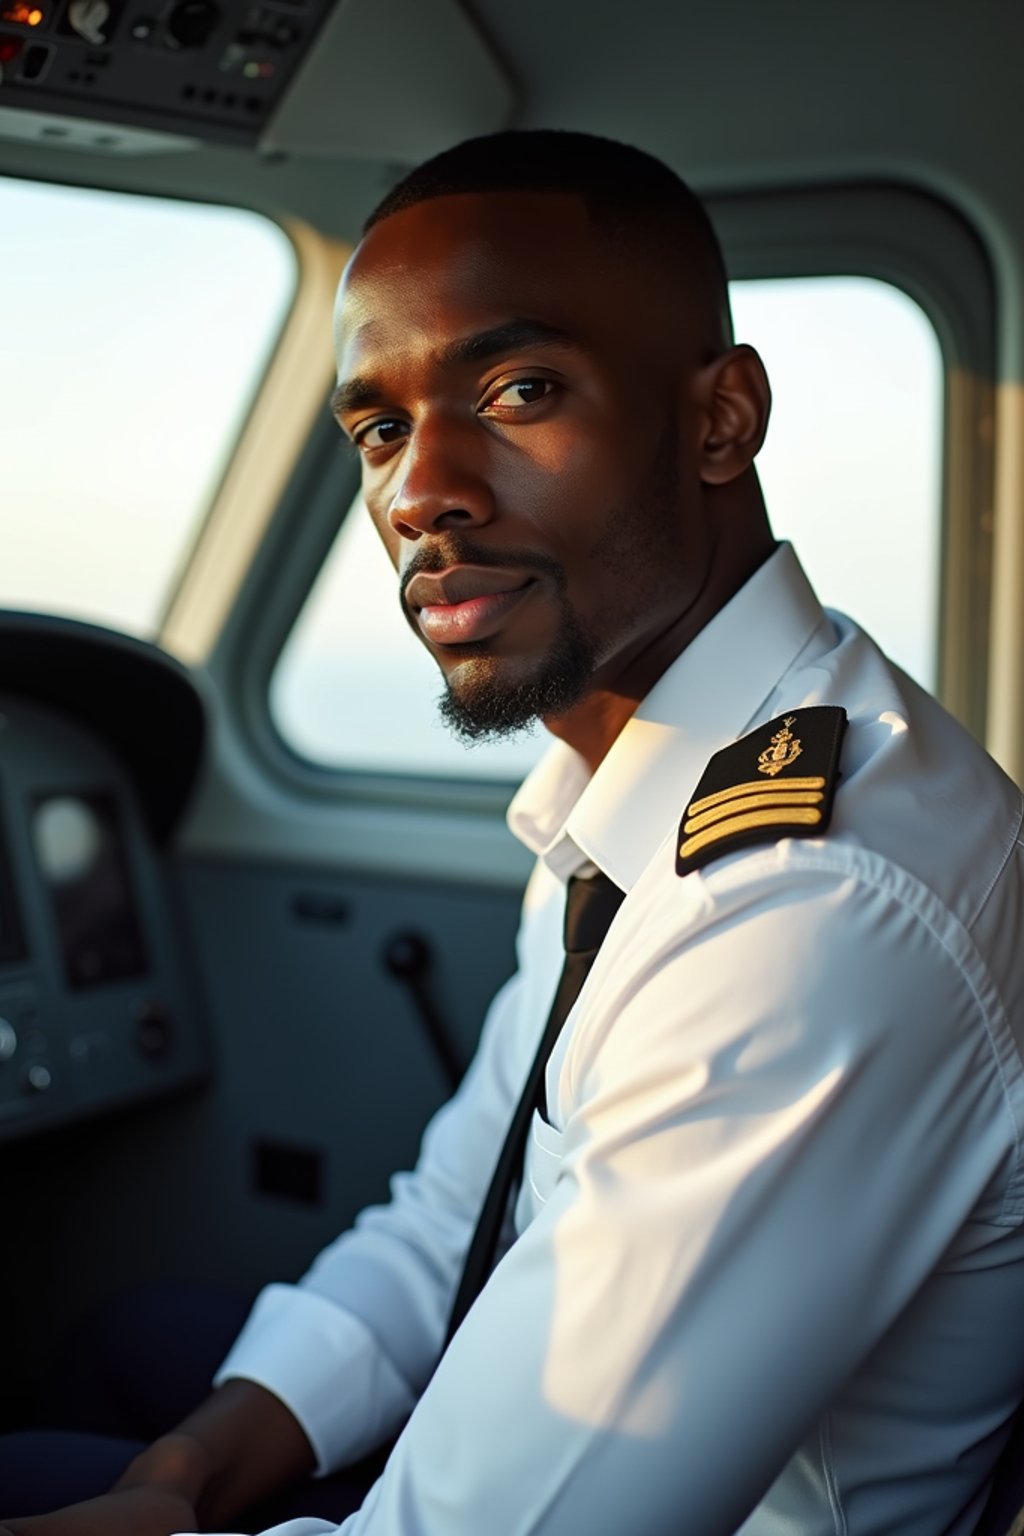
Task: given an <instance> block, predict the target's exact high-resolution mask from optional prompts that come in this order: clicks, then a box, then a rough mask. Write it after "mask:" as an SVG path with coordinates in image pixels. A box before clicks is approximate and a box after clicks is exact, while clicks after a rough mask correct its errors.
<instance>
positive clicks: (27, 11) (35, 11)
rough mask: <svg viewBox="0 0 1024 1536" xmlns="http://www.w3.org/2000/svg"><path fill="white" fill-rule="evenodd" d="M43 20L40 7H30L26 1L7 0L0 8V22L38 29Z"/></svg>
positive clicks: (44, 14)
mask: <svg viewBox="0 0 1024 1536" xmlns="http://www.w3.org/2000/svg"><path fill="white" fill-rule="evenodd" d="M45 20H46V12H45V11H44V10H43V8H42V6H40V5H31V4H29V3H27V0H8V3H7V4H6V5H4V6H3V7H0V21H13V22H14V23H15V25H16V26H19V27H40V26H42V24H43V22H44V21H45Z"/></svg>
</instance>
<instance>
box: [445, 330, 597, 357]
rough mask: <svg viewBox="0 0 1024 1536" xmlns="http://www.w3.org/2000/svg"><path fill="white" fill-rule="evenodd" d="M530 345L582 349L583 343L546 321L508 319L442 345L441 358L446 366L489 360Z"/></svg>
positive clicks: (519, 350)
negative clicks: (488, 328) (581, 344)
mask: <svg viewBox="0 0 1024 1536" xmlns="http://www.w3.org/2000/svg"><path fill="white" fill-rule="evenodd" d="M527 347H571V348H572V349H573V350H574V351H577V352H578V351H579V350H580V343H579V342H578V341H577V339H576V338H575V336H571V335H570V334H569V332H568V331H563V330H561V329H560V328H559V327H558V326H557V325H549V324H548V323H547V321H545V320H505V321H503V322H502V324H501V325H494V326H491V328H490V330H487V331H478V332H477V333H476V335H475V336H463V337H460V338H459V340H458V341H450V342H448V344H447V346H444V347H442V348H441V353H440V360H441V362H442V363H443V364H445V365H446V366H447V367H458V366H459V365H460V364H461V363H486V362H487V361H488V360H489V359H490V358H492V357H500V356H501V354H502V353H503V352H521V351H523V350H524V349H526V348H527Z"/></svg>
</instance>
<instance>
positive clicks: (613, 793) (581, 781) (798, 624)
mask: <svg viewBox="0 0 1024 1536" xmlns="http://www.w3.org/2000/svg"><path fill="white" fill-rule="evenodd" d="M824 622H825V615H824V612H823V610H822V608H821V605H820V604H819V602H818V599H817V598H816V596H815V595H814V591H813V590H812V588H811V585H810V583H809V582H808V580H807V577H806V576H805V575H804V572H803V569H802V567H801V565H800V562H799V561H798V559H797V557H796V555H795V553H794V552H793V549H792V548H791V546H790V545H788V544H780V545H779V547H778V548H777V549H776V550H775V552H774V554H772V555H771V556H770V557H769V559H768V560H766V561H765V563H764V564H763V565H762V566H761V567H760V568H759V569H758V570H757V571H755V573H754V575H753V576H751V578H750V579H749V581H747V582H746V584H745V585H744V586H743V587H741V588H740V590H739V592H737V593H736V595H735V596H734V597H733V598H732V599H731V600H730V602H728V603H727V604H726V606H725V607H724V608H722V609H721V610H720V611H719V612H718V613H717V614H716V615H715V617H714V618H713V619H712V620H711V622H710V623H709V624H707V625H705V627H704V628H703V629H702V630H701V631H700V633H699V634H698V635H697V636H696V637H695V638H694V639H693V640H692V641H691V642H690V644H689V645H688V646H687V647H686V649H685V650H684V651H683V652H682V654H681V655H680V656H678V657H677V659H676V660H675V661H674V662H673V663H672V665H671V666H670V667H669V668H668V670H667V671H666V672H665V673H664V674H663V675H662V676H661V677H660V678H659V680H658V682H657V683H656V684H655V686H654V687H653V688H652V689H651V692H650V693H649V694H648V695H647V697H646V699H644V701H643V703H642V704H641V705H640V706H639V708H638V709H637V711H636V713H635V714H634V715H632V716H631V718H630V719H629V720H628V721H627V723H626V725H625V726H624V727H623V729H622V731H621V732H620V733H619V735H618V736H617V737H616V739H615V741H614V742H613V744H612V746H611V748H610V750H609V752H608V754H607V756H606V757H605V758H604V759H603V761H602V762H601V764H600V766H599V767H598V769H597V772H596V773H595V774H593V775H592V776H591V774H590V772H589V770H588V768H587V766H586V764H585V763H584V761H583V759H582V758H581V757H580V756H579V754H578V753H577V752H575V751H574V750H573V749H572V748H571V747H568V746H566V745H565V743H564V742H555V744H554V745H553V746H552V747H551V748H550V750H549V751H548V752H546V753H545V755H544V757H543V758H542V759H541V761H540V762H539V763H538V764H537V766H536V768H534V769H533V771H532V772H531V773H530V774H529V775H528V776H527V778H526V779H525V780H524V781H523V784H522V787H521V788H520V790H519V792H518V794H517V795H516V796H515V798H514V799H513V801H512V803H511V805H510V806H509V811H508V824H509V828H510V830H511V831H512V832H513V834H514V835H515V836H516V837H517V838H519V840H520V842H522V843H525V844H526V846H527V848H529V849H530V850H531V851H532V852H533V853H535V854H537V855H538V856H539V857H540V858H542V859H543V860H544V862H545V863H546V864H547V865H548V867H549V868H550V869H551V870H552V872H553V873H554V874H556V875H557V876H558V877H559V878H560V879H562V880H567V879H568V878H569V876H570V875H573V874H575V873H576V872H577V871H578V870H579V869H580V868H581V866H582V865H583V864H585V863H587V862H591V863H593V864H596V865H597V867H598V868H599V869H601V870H603V871H604V873H605V874H606V875H608V876H609V877H610V878H611V879H612V880H614V881H615V884H616V885H617V886H619V887H620V889H622V890H624V891H628V890H629V889H630V888H631V887H632V886H633V885H634V884H635V882H636V881H637V880H638V879H639V877H640V875H641V873H642V871H643V870H644V868H645V867H646V865H647V864H648V863H649V862H650V860H651V858H652V857H653V856H654V853H655V851H656V850H657V848H658V847H659V846H660V844H661V843H662V842H663V840H664V839H665V837H666V836H667V835H668V833H669V832H670V831H672V830H673V828H674V826H675V823H676V821H678V819H679V815H680V813H681V810H682V807H683V806H684V805H685V804H686V802H687V800H688V799H689V798H690V796H691V794H692V792H693V790H694V788H695V787H696V785H697V781H698V779H699V778H700V775H701V773H702V772H703V770H704V768H705V766H706V765H707V762H708V759H709V758H710V757H711V755H712V754H713V753H714V752H717V751H718V749H719V748H720V747H721V746H723V745H724V744H725V743H726V742H729V741H733V740H735V739H736V738H737V737H738V736H741V735H743V733H744V731H745V730H746V729H748V728H749V727H750V725H751V724H752V722H754V721H755V720H756V718H757V716H758V713H759V710H761V709H762V708H763V706H764V704H765V702H766V701H767V700H768V698H769V697H770V696H771V694H772V692H773V691H774V689H775V688H776V687H777V685H778V683H779V681H780V679H781V678H782V676H783V674H784V673H785V672H787V671H788V670H789V668H790V667H791V666H792V665H793V663H794V661H795V660H796V658H797V656H798V655H799V654H800V652H801V651H802V650H803V649H804V647H805V646H806V644H807V642H808V640H809V639H810V638H811V636H812V635H813V634H814V631H815V630H816V629H818V628H819V626H821V625H822V623H824Z"/></svg>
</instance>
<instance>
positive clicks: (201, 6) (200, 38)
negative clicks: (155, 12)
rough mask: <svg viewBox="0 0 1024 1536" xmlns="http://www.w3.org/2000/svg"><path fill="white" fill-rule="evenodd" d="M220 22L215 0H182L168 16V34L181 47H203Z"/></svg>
mask: <svg viewBox="0 0 1024 1536" xmlns="http://www.w3.org/2000/svg"><path fill="white" fill-rule="evenodd" d="M219 22H220V6H219V5H214V3H213V0H181V3H180V4H179V5H176V6H175V7H174V9H173V11H172V12H171V14H170V15H169V16H168V18H167V35H168V37H170V38H171V39H172V40H173V41H174V42H176V43H177V45H178V47H179V48H203V47H205V45H206V44H207V43H208V42H209V40H210V38H211V37H212V36H213V34H214V32H215V31H216V30H217V27H218V24H219Z"/></svg>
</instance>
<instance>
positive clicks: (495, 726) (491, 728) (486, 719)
mask: <svg viewBox="0 0 1024 1536" xmlns="http://www.w3.org/2000/svg"><path fill="white" fill-rule="evenodd" d="M590 677H591V653H590V648H589V647H588V646H586V645H584V644H583V643H582V642H581V641H579V640H578V639H577V638H576V637H575V636H574V637H573V638H572V641H571V642H570V643H563V644H562V645H559V646H558V647H557V648H556V649H555V650H554V651H553V652H552V653H551V654H550V655H548V656H545V657H542V658H541V659H540V660H539V661H533V662H524V661H523V660H521V659H519V658H515V659H512V658H508V657H501V658H498V657H495V656H486V655H477V656H472V657H466V658H465V659H464V660H460V661H459V662H457V663H456V665H455V666H454V667H452V668H451V669H450V670H449V671H448V672H447V674H446V677H445V683H446V690H445V693H444V694H443V695H442V698H441V701H440V705H439V708H440V713H441V718H442V719H443V720H444V722H445V724H446V725H447V726H449V728H450V729H451V730H452V731H453V732H454V733H455V734H456V735H457V736H460V737H461V738H462V739H463V740H464V741H467V742H482V741H498V740H501V739H503V738H505V737H509V736H515V735H518V734H519V733H520V732H522V731H527V730H529V729H530V728H531V727H532V726H534V725H536V723H537V722H538V721H539V720H543V719H546V718H553V717H555V716H558V715H562V714H566V713H567V712H568V711H569V710H570V709H572V708H573V707H574V706H575V705H576V704H578V703H579V702H580V700H581V699H582V698H583V697H584V695H585V693H586V691H587V688H588V686H589V683H590Z"/></svg>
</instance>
